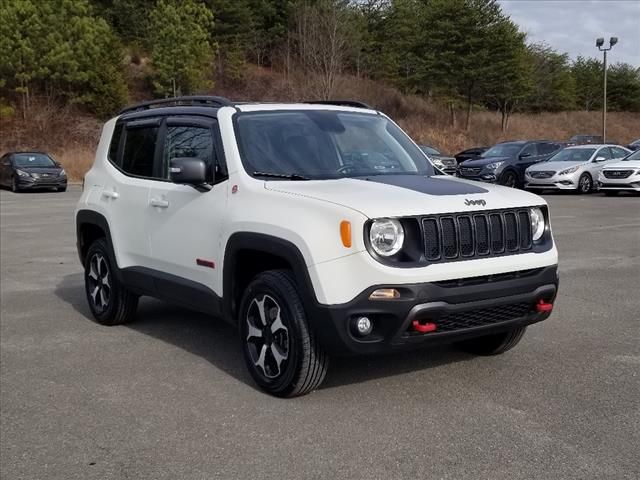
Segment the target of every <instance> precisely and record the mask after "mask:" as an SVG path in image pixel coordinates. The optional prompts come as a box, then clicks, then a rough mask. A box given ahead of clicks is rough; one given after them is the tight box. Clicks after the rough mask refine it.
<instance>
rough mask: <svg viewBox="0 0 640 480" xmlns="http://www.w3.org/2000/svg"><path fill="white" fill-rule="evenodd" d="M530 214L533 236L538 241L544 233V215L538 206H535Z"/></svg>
mask: <svg viewBox="0 0 640 480" xmlns="http://www.w3.org/2000/svg"><path fill="white" fill-rule="evenodd" d="M529 216H530V217H531V234H532V238H533V241H534V242H537V241H538V240H540V239H541V238H542V235H543V234H544V226H545V225H544V215H543V214H542V210H540V209H539V208H538V207H533V208H532V209H531V210H529Z"/></svg>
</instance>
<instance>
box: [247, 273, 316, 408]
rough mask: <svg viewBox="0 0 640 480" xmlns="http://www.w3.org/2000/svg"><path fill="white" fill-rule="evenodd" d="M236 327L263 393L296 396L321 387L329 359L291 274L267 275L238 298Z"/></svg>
mask: <svg viewBox="0 0 640 480" xmlns="http://www.w3.org/2000/svg"><path fill="white" fill-rule="evenodd" d="M239 323H240V336H241V341H242V351H243V354H244V358H245V362H246V364H247V368H248V369H249V373H250V374H251V376H252V377H253V379H254V380H255V382H256V383H257V384H258V385H259V386H260V388H262V389H263V390H264V391H266V392H268V393H270V394H271V395H274V396H277V397H296V396H300V395H305V394H307V393H309V392H311V391H312V390H315V389H316V388H318V386H319V385H320V384H321V383H322V381H323V380H324V377H325V375H326V373H327V368H328V366H329V357H328V356H327V355H326V354H325V352H324V351H323V349H322V347H321V346H320V344H319V343H318V341H317V339H316V338H315V335H314V334H313V332H312V331H311V329H310V328H309V325H308V323H307V319H306V314H305V311H304V307H303V303H302V299H301V298H300V294H299V293H298V289H297V287H296V283H295V280H294V278H293V276H292V274H291V273H290V272H289V271H287V270H270V271H267V272H263V273H261V274H259V275H258V276H256V277H255V278H254V279H253V281H252V282H251V283H250V284H249V286H248V287H247V289H246V290H245V292H244V294H243V296H242V301H241V303H240V314H239Z"/></svg>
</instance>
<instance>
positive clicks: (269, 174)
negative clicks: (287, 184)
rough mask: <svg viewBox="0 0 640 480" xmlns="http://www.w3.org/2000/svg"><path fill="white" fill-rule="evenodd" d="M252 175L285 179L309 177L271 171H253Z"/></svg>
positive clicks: (304, 178) (305, 178)
mask: <svg viewBox="0 0 640 480" xmlns="http://www.w3.org/2000/svg"><path fill="white" fill-rule="evenodd" d="M252 175H253V176H254V177H268V178H286V179H287V180H309V178H307V177H305V176H304V175H300V174H298V173H273V172H253V173H252Z"/></svg>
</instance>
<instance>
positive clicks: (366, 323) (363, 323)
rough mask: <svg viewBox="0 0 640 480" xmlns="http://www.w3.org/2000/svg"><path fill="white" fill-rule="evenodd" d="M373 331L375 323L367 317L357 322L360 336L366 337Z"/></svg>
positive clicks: (360, 318)
mask: <svg viewBox="0 0 640 480" xmlns="http://www.w3.org/2000/svg"><path fill="white" fill-rule="evenodd" d="M372 331H373V323H371V320H369V319H368V318H367V317H359V318H358V319H357V320H356V332H357V333H358V335H361V336H363V337H364V336H366V335H369V334H370V333H371V332H372Z"/></svg>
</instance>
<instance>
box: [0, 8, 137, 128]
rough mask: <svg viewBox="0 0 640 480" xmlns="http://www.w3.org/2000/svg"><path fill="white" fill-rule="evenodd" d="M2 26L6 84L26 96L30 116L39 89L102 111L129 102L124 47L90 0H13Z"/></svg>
mask: <svg viewBox="0 0 640 480" xmlns="http://www.w3.org/2000/svg"><path fill="white" fill-rule="evenodd" d="M0 25H1V26H0V28H1V29H2V30H1V31H0V50H1V51H2V52H3V54H2V61H1V62H0V72H2V76H3V78H6V86H5V88H6V89H9V90H11V91H13V92H16V93H19V94H20V95H21V98H22V106H23V108H22V110H23V116H24V117H25V118H26V117H27V115H28V109H29V103H30V99H31V97H32V96H33V95H34V94H42V95H46V96H47V98H48V99H50V100H57V99H60V100H63V101H68V102H71V103H77V104H81V105H84V106H86V107H87V108H88V109H89V110H91V111H93V112H94V113H96V114H98V115H99V116H103V115H107V114H108V113H111V112H112V111H114V110H116V109H117V108H119V107H120V106H122V104H123V103H124V101H125V99H126V85H125V83H124V79H123V76H122V65H121V61H122V48H121V46H120V43H119V41H118V39H117V37H116V36H115V35H114V33H113V31H112V30H111V28H110V27H109V25H108V24H107V22H106V21H105V20H104V19H102V18H96V17H95V16H93V12H92V9H91V5H90V4H89V3H88V1H87V0H49V1H47V2H39V1H35V0H8V1H7V2H6V3H5V4H4V5H3V8H2V9H0Z"/></svg>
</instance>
